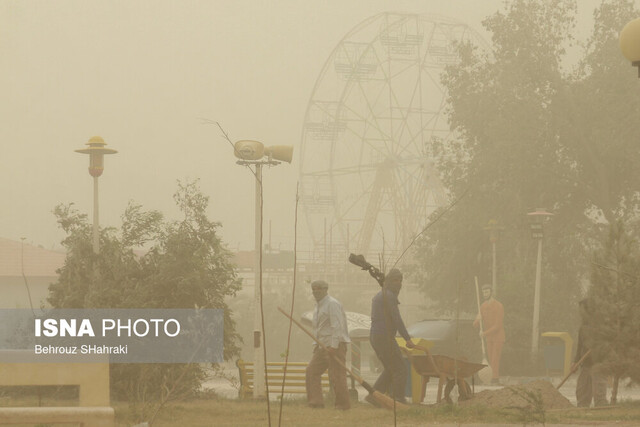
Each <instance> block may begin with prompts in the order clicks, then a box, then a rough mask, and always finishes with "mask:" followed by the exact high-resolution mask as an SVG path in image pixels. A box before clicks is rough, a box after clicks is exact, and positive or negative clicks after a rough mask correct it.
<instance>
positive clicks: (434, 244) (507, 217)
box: [415, 0, 640, 368]
mask: <svg viewBox="0 0 640 427" xmlns="http://www.w3.org/2000/svg"><path fill="white" fill-rule="evenodd" d="M575 13H576V2H575V1H573V0H550V1H545V2H539V1H534V0H512V1H509V2H507V3H505V7H504V9H503V10H501V11H498V12H496V13H495V14H494V15H492V16H490V17H489V18H487V19H486V20H485V21H484V22H483V25H484V26H485V28H486V29H487V30H488V31H489V32H490V33H491V34H492V49H491V52H489V53H484V52H481V51H479V50H478V49H477V48H476V47H474V46H472V45H470V44H465V45H461V46H459V56H460V62H459V64H456V65H455V66H451V67H448V69H447V70H446V73H445V75H444V77H443V83H444V85H445V86H446V87H447V89H448V101H449V120H450V124H451V128H452V130H453V131H454V135H456V136H455V137H454V138H452V139H451V140H436V141H434V144H433V146H434V154H435V155H436V157H437V158H438V164H439V165H440V169H441V171H442V176H443V182H444V183H445V185H446V186H447V188H448V189H449V191H450V194H451V197H452V199H457V198H460V197H463V199H462V200H461V201H460V203H458V204H457V205H456V206H455V207H454V208H453V209H451V211H449V212H448V213H447V214H446V215H445V216H443V217H442V218H441V220H439V222H438V223H437V224H436V225H435V226H434V227H432V228H431V229H430V230H429V233H428V234H427V235H426V236H425V237H424V238H423V239H422V240H421V241H420V242H419V244H418V247H417V255H416V258H415V260H416V267H415V273H416V277H417V278H418V280H419V281H420V282H421V283H422V285H423V289H424V290H425V292H426V293H427V295H428V296H429V297H430V298H432V299H433V300H435V301H436V302H438V306H439V307H440V308H443V309H444V310H451V308H452V307H455V305H454V301H455V299H456V298H457V284H458V283H462V284H463V285H462V288H463V291H462V292H461V299H462V306H463V307H464V308H466V310H469V311H475V309H474V305H475V304H474V303H475V301H474V299H475V292H474V290H473V281H474V280H473V276H476V275H477V276H479V278H480V280H482V281H485V282H490V281H491V264H492V263H491V245H490V243H489V239H488V237H489V236H488V233H487V232H486V231H485V230H484V227H485V226H486V225H487V224H488V222H489V221H490V220H495V221H497V223H498V224H499V225H501V226H502V227H504V230H503V231H502V232H501V233H500V236H499V239H498V242H497V258H498V274H497V278H498V283H497V294H498V298H499V299H500V300H501V301H502V302H503V304H504V306H505V316H506V319H505V324H506V327H507V339H508V341H509V343H508V345H507V346H506V347H505V362H506V363H505V364H506V365H507V366H506V367H507V368H508V365H509V363H510V362H511V363H514V362H516V361H517V362H518V364H519V365H521V361H522V359H523V356H525V353H526V352H528V351H529V347H530V342H531V319H532V317H533V284H534V281H535V264H536V256H537V251H536V249H537V245H536V243H535V241H533V240H532V239H531V238H530V235H529V227H528V224H527V217H526V215H525V214H526V213H527V212H530V211H532V210H533V209H534V208H536V207H545V208H547V209H549V210H550V211H552V212H553V213H554V214H555V216H554V217H553V219H552V220H551V221H549V222H548V224H546V226H545V239H544V251H543V254H544V258H543V269H542V270H543V276H542V298H541V301H542V304H541V311H542V313H541V327H540V329H541V331H545V330H558V329H560V330H573V328H574V327H575V324H576V320H577V319H576V317H577V311H578V310H577V309H576V310H575V313H576V314H575V315H574V319H573V320H572V322H568V321H567V319H566V317H567V316H566V307H567V306H575V307H577V305H576V302H577V300H578V299H579V298H580V294H581V291H582V287H583V282H584V280H585V279H587V275H588V271H589V268H588V264H589V254H590V253H591V251H592V248H593V247H594V245H595V238H596V237H597V232H598V230H599V228H600V227H602V223H603V221H613V220H615V219H616V218H619V217H622V216H633V215H635V214H636V213H637V210H638V209H637V201H638V190H640V181H639V180H638V179H637V173H638V172H637V171H636V169H637V168H634V167H633V164H634V163H635V162H637V161H639V160H640V157H639V156H640V152H639V151H638V150H637V147H636V144H635V142H634V138H633V135H632V132H633V129H634V127H633V126H632V125H631V123H632V120H633V121H635V120H636V117H637V116H638V112H639V111H638V109H639V106H640V98H639V97H638V96H636V93H634V92H635V91H637V90H639V89H640V87H639V86H637V85H638V82H637V80H636V79H634V78H633V77H634V76H633V75H632V71H633V70H631V72H630V67H629V64H627V63H625V62H624V60H623V59H621V58H620V54H619V49H618V47H617V32H618V31H619V29H620V28H622V26H623V24H624V22H627V21H628V20H629V19H630V18H631V17H633V16H635V15H636V13H635V12H634V9H633V4H632V2H631V1H604V2H603V4H602V5H601V6H600V8H598V9H597V10H596V12H595V15H594V16H595V20H596V23H595V25H594V31H593V34H592V36H591V37H590V38H589V40H588V43H587V45H586V48H585V50H584V56H583V58H582V60H581V61H579V63H578V64H577V65H575V67H574V70H573V71H572V70H570V69H569V67H568V66H567V65H566V64H567V58H566V55H567V53H566V50H567V47H569V46H571V44H572V43H574V40H573V38H572V32H573V28H574V24H575ZM623 74H624V75H623Z"/></svg>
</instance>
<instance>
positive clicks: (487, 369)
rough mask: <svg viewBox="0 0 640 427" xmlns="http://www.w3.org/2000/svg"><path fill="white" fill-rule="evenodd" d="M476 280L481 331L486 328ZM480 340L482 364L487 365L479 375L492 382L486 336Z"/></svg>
mask: <svg viewBox="0 0 640 427" xmlns="http://www.w3.org/2000/svg"><path fill="white" fill-rule="evenodd" d="M475 280H476V299H477V301H478V316H480V332H482V331H483V330H484V326H483V325H482V322H483V319H482V311H481V310H480V287H479V286H478V278H477V277H475ZM480 342H481V344H482V364H483V365H487V366H485V367H484V368H482V369H480V371H478V377H479V378H480V380H481V381H482V382H483V383H485V384H489V383H490V382H491V378H492V377H493V370H492V369H491V365H489V362H487V350H486V349H485V347H484V338H483V337H482V336H480Z"/></svg>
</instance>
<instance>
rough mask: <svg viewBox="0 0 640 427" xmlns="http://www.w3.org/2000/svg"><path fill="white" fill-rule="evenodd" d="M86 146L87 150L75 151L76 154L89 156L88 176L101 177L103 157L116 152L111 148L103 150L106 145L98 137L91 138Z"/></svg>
mask: <svg viewBox="0 0 640 427" xmlns="http://www.w3.org/2000/svg"><path fill="white" fill-rule="evenodd" d="M87 145H88V146H89V148H83V149H81V150H76V153H82V154H88V155H89V174H90V175H91V176H93V177H95V178H97V177H99V176H100V175H102V172H103V171H104V155H105V154H115V153H117V151H116V150H113V149H111V148H105V145H107V144H106V143H105V142H104V139H102V138H101V137H99V136H93V137H91V138H90V139H89V142H87Z"/></svg>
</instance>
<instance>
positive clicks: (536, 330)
mask: <svg viewBox="0 0 640 427" xmlns="http://www.w3.org/2000/svg"><path fill="white" fill-rule="evenodd" d="M552 215H553V214H552V213H550V212H547V211H546V210H545V209H544V208H536V210H535V211H533V212H529V213H528V214H527V216H528V217H529V226H530V228H531V237H532V238H533V239H534V240H537V241H538V260H537V262H536V285H535V291H534V296H533V329H532V332H531V361H532V362H535V360H536V356H537V354H538V338H539V335H540V276H541V273H542V238H543V237H544V232H543V224H544V220H545V218H548V217H549V216H552Z"/></svg>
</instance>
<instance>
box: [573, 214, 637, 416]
mask: <svg viewBox="0 0 640 427" xmlns="http://www.w3.org/2000/svg"><path fill="white" fill-rule="evenodd" d="M639 256H640V251H639V248H638V242H637V240H635V239H634V238H632V237H631V235H630V234H629V233H628V232H627V230H626V228H625V226H624V223H623V222H622V221H617V222H615V223H614V224H611V227H610V228H609V234H608V236H607V239H606V241H605V242H604V243H603V244H602V247H601V248H600V249H598V250H596V251H595V253H594V262H593V268H592V271H591V284H592V286H591V288H590V289H589V314H590V316H589V317H588V318H587V319H585V322H584V326H585V336H586V338H587V341H586V343H587V348H591V349H592V350H591V351H592V354H593V356H592V357H593V359H594V361H596V362H598V365H597V366H596V367H595V368H597V369H600V370H601V371H602V372H603V373H604V374H607V375H611V376H612V377H613V391H612V393H611V403H612V404H615V403H616V400H617V394H618V383H619V381H620V379H622V378H628V377H631V378H634V379H636V380H637V379H638V378H640V368H639V367H638V363H637V362H638V360H639V358H640V333H639V332H638V331H639V330H640V328H639V326H640V313H639V312H638V305H640V261H639V260H640V258H639Z"/></svg>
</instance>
